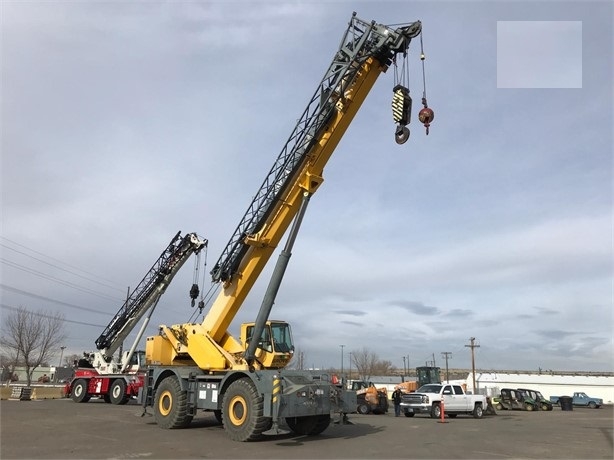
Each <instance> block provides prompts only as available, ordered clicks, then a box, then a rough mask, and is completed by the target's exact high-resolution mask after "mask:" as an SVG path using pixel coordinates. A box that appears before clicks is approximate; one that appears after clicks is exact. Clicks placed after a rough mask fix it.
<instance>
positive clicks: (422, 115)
mask: <svg viewBox="0 0 614 460" xmlns="http://www.w3.org/2000/svg"><path fill="white" fill-rule="evenodd" d="M422 105H423V106H424V108H423V109H422V110H420V112H419V113H418V120H420V123H423V124H424V127H425V128H426V135H427V136H428V134H429V127H430V126H431V122H432V121H433V120H434V119H435V112H433V109H431V108H430V107H429V106H428V105H427V103H426V98H425V97H423V98H422Z"/></svg>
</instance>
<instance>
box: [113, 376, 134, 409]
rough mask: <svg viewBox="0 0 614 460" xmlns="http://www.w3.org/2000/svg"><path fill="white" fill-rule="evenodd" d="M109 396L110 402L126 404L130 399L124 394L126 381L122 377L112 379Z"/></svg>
mask: <svg viewBox="0 0 614 460" xmlns="http://www.w3.org/2000/svg"><path fill="white" fill-rule="evenodd" d="M109 396H110V399H111V403H112V404H119V405H123V404H126V403H127V402H128V400H129V399H130V397H129V396H128V395H127V394H126V382H125V381H124V380H123V379H115V380H113V382H111V386H110V387H109Z"/></svg>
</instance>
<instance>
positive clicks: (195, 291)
mask: <svg viewBox="0 0 614 460" xmlns="http://www.w3.org/2000/svg"><path fill="white" fill-rule="evenodd" d="M198 294H200V289H199V288H198V284H196V283H194V284H193V285H192V287H191V288H190V299H192V307H194V304H195V303H196V299H197V298H198Z"/></svg>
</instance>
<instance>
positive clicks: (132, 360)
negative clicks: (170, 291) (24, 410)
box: [64, 232, 207, 404]
mask: <svg viewBox="0 0 614 460" xmlns="http://www.w3.org/2000/svg"><path fill="white" fill-rule="evenodd" d="M206 245H207V241H206V240H203V239H200V238H199V237H198V236H197V235H196V234H195V233H189V234H187V235H185V236H181V232H178V233H177V234H176V235H175V236H174V237H173V239H172V240H171V242H170V243H169V245H168V246H167V247H166V249H165V250H164V251H163V252H162V254H161V255H160V257H158V260H156V262H155V263H154V264H153V266H152V267H151V269H150V270H149V271H148V272H147V274H146V275H145V277H144V278H143V280H142V281H141V282H140V283H139V284H138V286H137V287H136V288H135V289H134V291H132V294H130V295H129V296H128V299H126V301H125V302H124V304H123V305H122V306H121V308H120V309H119V311H118V312H117V314H116V315H115V316H114V317H113V319H112V320H111V322H110V323H109V324H108V326H107V327H106V328H105V329H104V331H103V332H102V334H101V335H100V337H98V339H96V347H97V349H98V350H97V351H95V352H93V353H84V357H83V358H82V359H80V360H79V362H78V364H77V366H78V367H77V368H76V369H75V376H74V378H73V379H72V380H71V381H70V382H68V383H67V384H66V386H65V388H64V393H65V395H66V396H70V397H72V399H73V400H74V401H75V402H80V403H84V402H88V401H89V400H90V398H91V397H93V396H97V397H102V398H104V400H105V401H106V402H110V403H113V404H126V402H128V400H129V399H130V398H131V397H133V396H137V395H138V391H139V388H141V387H142V386H143V382H144V377H145V373H144V368H145V352H144V351H135V350H136V347H137V345H138V343H139V341H140V340H141V338H142V336H143V333H144V332H145V328H146V327H147V324H148V323H149V320H150V319H151V315H152V313H153V311H154V309H155V307H156V305H157V304H158V301H159V300H160V297H161V296H162V294H164V292H165V291H166V288H167V287H168V285H169V284H170V282H171V281H172V279H173V278H174V277H175V275H176V274H177V272H178V271H179V269H180V268H181V267H182V266H183V264H184V263H185V262H186V261H187V260H188V259H189V258H190V256H191V255H192V254H198V253H199V252H200V250H201V249H202V248H203V247H205V246H206ZM148 312H149V313H148ZM146 313H148V315H147V317H146V318H145V320H144V321H143V324H142V326H141V328H140V330H139V331H138V333H137V335H136V338H135V340H134V343H133V344H132V347H131V348H130V350H128V351H126V352H125V353H123V354H122V356H121V357H119V358H116V357H115V356H114V354H115V352H116V351H117V350H118V348H120V346H121V345H122V344H123V342H124V340H125V339H126V338H127V337H128V335H129V334H130V333H131V332H132V330H133V329H134V328H135V326H136V325H137V323H138V322H139V321H140V319H141V318H143V316H144V315H145V314H146Z"/></svg>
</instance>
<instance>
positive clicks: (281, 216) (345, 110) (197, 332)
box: [148, 57, 387, 371]
mask: <svg viewBox="0 0 614 460" xmlns="http://www.w3.org/2000/svg"><path fill="white" fill-rule="evenodd" d="M386 70H387V68H386V67H384V66H383V65H382V64H381V63H380V62H379V61H378V60H377V59H375V58H374V57H370V58H368V59H367V60H365V61H364V63H362V65H361V68H360V70H359V71H358V72H357V74H356V76H355V78H354V82H353V83H352V84H351V85H348V86H347V87H346V89H345V91H344V94H340V95H339V98H338V100H337V101H336V104H335V107H336V111H335V112H334V114H333V116H332V117H331V119H330V121H329V123H328V125H327V126H326V127H325V128H324V129H322V130H321V131H320V132H319V133H316V137H317V138H318V139H317V142H316V143H315V144H313V146H312V148H311V150H310V151H309V152H308V154H307V155H306V160H305V162H304V164H303V165H302V167H301V168H300V170H299V172H298V173H297V175H296V178H295V180H294V181H293V183H292V184H291V186H290V187H289V188H288V190H287V192H286V194H285V196H284V197H283V198H282V199H281V200H279V202H278V203H277V204H276V207H275V209H274V210H273V212H272V213H271V215H270V217H269V218H268V219H267V221H266V222H265V225H264V226H263V227H262V229H261V230H260V231H259V232H258V233H257V234H254V235H249V236H248V237H247V238H246V241H245V242H246V243H247V244H248V245H249V246H250V248H249V250H248V252H247V254H246V256H245V257H243V259H242V262H241V265H240V266H239V270H238V274H237V275H236V276H233V277H232V279H231V280H230V281H229V282H226V283H224V285H223V286H222V289H221V291H220V293H219V294H218V296H217V298H216V299H215V301H214V302H213V303H212V305H211V308H210V310H209V312H208V314H207V315H206V316H205V318H204V320H203V322H202V323H201V324H178V325H174V326H171V327H166V326H161V332H162V336H164V337H166V339H167V340H168V342H166V341H164V340H163V338H162V337H151V338H149V339H148V341H150V340H151V341H156V342H158V343H156V344H148V348H149V347H152V349H153V350H155V351H152V352H151V353H149V352H148V359H149V360H150V361H152V362H154V363H156V364H181V363H185V364H192V362H193V363H195V364H196V365H198V366H199V367H200V368H201V369H208V370H210V371H215V370H227V369H229V368H233V369H240V368H245V363H244V362H242V360H241V359H240V357H239V354H240V353H242V352H243V351H244V350H245V348H244V345H243V344H241V343H239V341H237V340H236V339H235V338H233V337H232V336H231V335H230V334H229V333H228V328H229V326H230V324H231V322H232V320H233V319H234V317H235V315H236V314H237V312H238V311H239V309H240V308H241V306H242V304H243V302H244V301H245V299H246V297H247V295H248V293H249V292H250V290H251V288H252V287H253V285H254V283H255V282H256V280H257V279H258V277H259V276H260V274H261V272H262V270H263V269H264V267H265V266H266V264H267V262H268V261H269V258H270V257H271V255H272V253H273V251H274V250H275V248H276V247H277V245H278V244H279V242H280V241H281V238H282V237H283V235H284V234H285V232H286V230H287V229H288V227H289V225H290V224H291V222H292V220H293V218H294V217H295V216H296V214H297V212H298V209H299V206H300V204H301V200H302V195H303V193H304V192H308V193H310V194H313V193H314V192H315V191H316V190H317V188H318V187H319V186H320V184H321V183H322V182H323V180H324V179H323V177H322V174H323V170H324V166H325V165H326V163H327V162H328V160H329V159H330V157H331V155H332V154H333V152H334V150H335V148H336V147H337V145H338V144H339V141H340V140H341V138H342V137H343V135H344V134H345V132H346V130H347V128H348V127H349V125H350V124H351V122H352V120H353V118H354V116H355V115H356V113H357V112H358V110H359V109H360V106H361V105H362V103H363V102H364V100H365V99H366V97H367V95H368V94H369V92H370V91H371V88H372V87H373V85H374V84H375V81H376V80H377V78H378V77H379V75H380V74H381V73H382V72H385V71H386ZM164 342H166V343H164ZM169 346H170V347H169ZM150 355H151V356H150ZM167 361H168V362H167Z"/></svg>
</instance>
